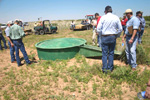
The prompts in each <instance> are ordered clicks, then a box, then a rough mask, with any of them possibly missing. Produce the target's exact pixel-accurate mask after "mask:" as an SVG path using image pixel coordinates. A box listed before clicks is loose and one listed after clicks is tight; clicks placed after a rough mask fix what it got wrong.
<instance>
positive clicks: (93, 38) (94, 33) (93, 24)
mask: <svg viewBox="0 0 150 100" xmlns="http://www.w3.org/2000/svg"><path fill="white" fill-rule="evenodd" d="M92 26H93V36H92V41H93V45H95V44H96V26H97V21H96V19H95V18H93V20H92Z"/></svg>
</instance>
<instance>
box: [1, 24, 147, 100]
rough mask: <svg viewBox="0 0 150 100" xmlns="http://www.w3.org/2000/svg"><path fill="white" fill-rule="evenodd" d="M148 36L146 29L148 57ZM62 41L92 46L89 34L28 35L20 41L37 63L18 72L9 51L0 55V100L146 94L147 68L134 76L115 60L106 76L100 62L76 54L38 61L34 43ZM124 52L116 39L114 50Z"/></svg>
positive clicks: (131, 98) (99, 99) (130, 99)
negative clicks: (71, 39)
mask: <svg viewBox="0 0 150 100" xmlns="http://www.w3.org/2000/svg"><path fill="white" fill-rule="evenodd" d="M63 23H64V22H63ZM62 25H63V24H62ZM149 32H150V29H146V31H145V34H144V37H143V44H142V46H143V48H144V49H145V52H146V54H147V55H148V56H149V57H150V54H149V50H150V46H149V43H150V41H149V37H150V35H149V34H148V33H149ZM63 37H76V38H84V39H86V40H87V44H92V40H91V37H92V30H88V31H87V30H86V31H74V32H73V31H71V30H69V27H68V26H66V27H64V28H61V29H60V30H59V31H58V33H57V34H47V35H38V36H37V35H29V36H27V37H25V38H24V39H23V42H24V44H25V47H26V50H27V53H28V55H29V58H30V59H31V60H34V61H37V63H35V64H33V65H30V66H26V65H25V64H24V65H23V66H22V67H20V68H18V67H17V65H16V64H11V63H10V55H9V50H4V51H0V99H2V100H4V99H5V100H11V99H13V100H14V99H18V100H28V99H29V100H35V99H42V100H46V99H47V100H137V97H136V95H137V93H138V92H139V91H144V90H145V88H146V83H147V82H148V79H149V76H150V67H149V66H147V65H139V66H138V69H137V70H136V71H134V72H133V71H132V70H131V68H130V67H129V66H127V65H125V63H124V62H121V61H118V60H117V61H116V60H115V61H114V64H115V70H114V71H113V72H112V73H108V74H107V75H106V74H103V73H102V71H101V67H102V61H101V59H88V58H85V57H83V56H81V55H79V54H77V55H76V57H75V58H73V59H71V60H57V61H43V60H39V59H38V56H37V52H36V48H35V46H34V45H35V43H37V42H39V41H42V40H47V39H53V38H63ZM123 49H124V48H122V47H121V38H119V39H118V40H117V46H116V50H119V51H121V50H123ZM20 56H21V57H23V56H22V55H21V54H20ZM141 59H142V58H141ZM22 63H24V60H22Z"/></svg>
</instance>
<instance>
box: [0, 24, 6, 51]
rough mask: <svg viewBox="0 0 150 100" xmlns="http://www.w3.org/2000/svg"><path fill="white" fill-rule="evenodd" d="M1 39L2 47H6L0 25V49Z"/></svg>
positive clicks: (0, 48) (0, 47)
mask: <svg viewBox="0 0 150 100" xmlns="http://www.w3.org/2000/svg"><path fill="white" fill-rule="evenodd" d="M1 40H2V41H3V43H4V48H5V49H7V46H6V40H5V38H4V36H3V33H2V28H1V26H0V50H2V46H1Z"/></svg>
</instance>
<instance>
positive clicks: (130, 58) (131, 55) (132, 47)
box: [125, 36, 137, 68]
mask: <svg viewBox="0 0 150 100" xmlns="http://www.w3.org/2000/svg"><path fill="white" fill-rule="evenodd" d="M130 39H131V36H126V50H125V52H126V56H127V62H128V64H129V65H131V66H132V68H136V66H137V64H136V43H137V36H135V38H134V40H133V43H132V44H129V40H130Z"/></svg>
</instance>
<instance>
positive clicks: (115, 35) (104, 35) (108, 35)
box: [102, 34, 116, 36]
mask: <svg viewBox="0 0 150 100" xmlns="http://www.w3.org/2000/svg"><path fill="white" fill-rule="evenodd" d="M102 36H116V34H110V35H102Z"/></svg>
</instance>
